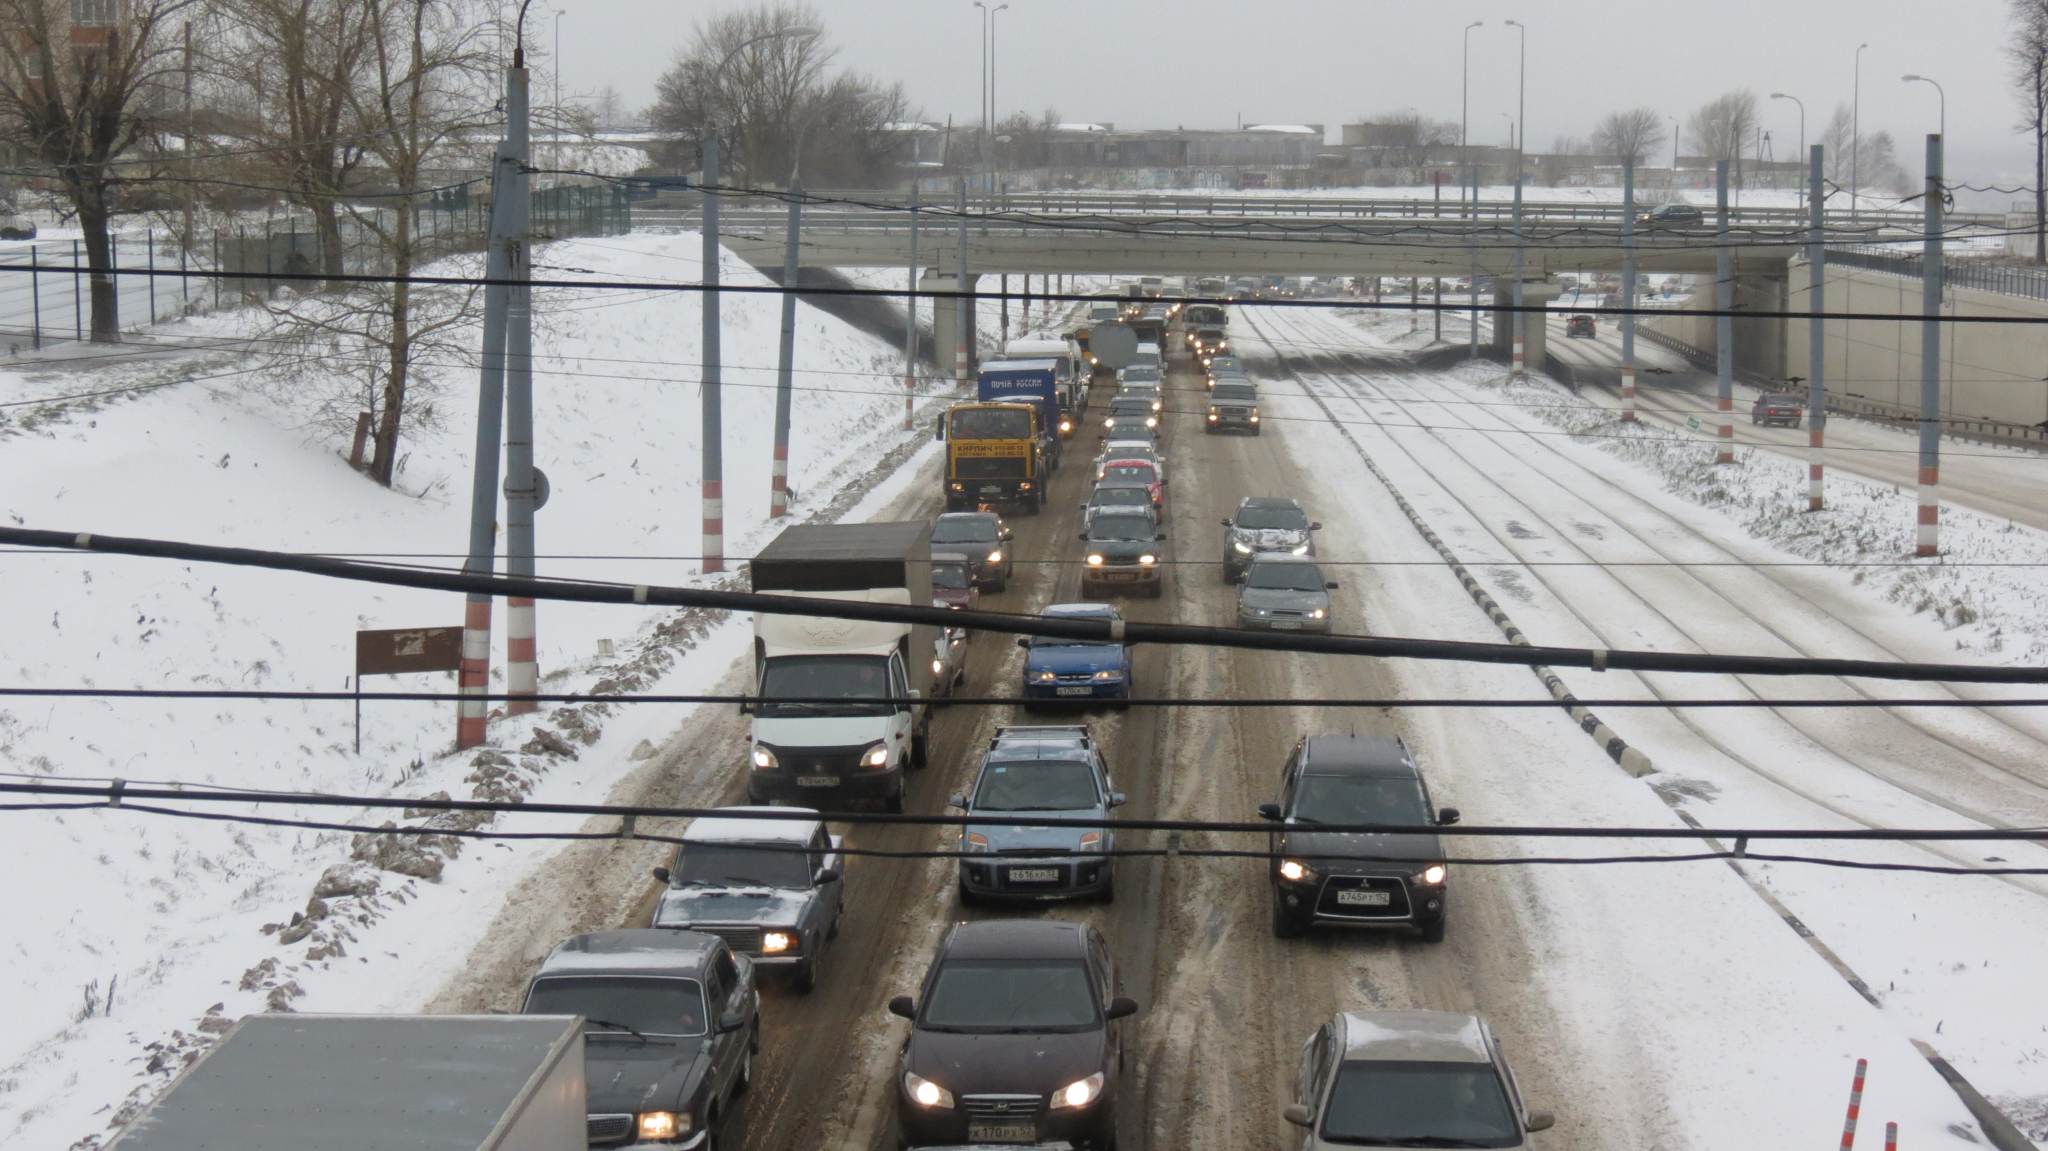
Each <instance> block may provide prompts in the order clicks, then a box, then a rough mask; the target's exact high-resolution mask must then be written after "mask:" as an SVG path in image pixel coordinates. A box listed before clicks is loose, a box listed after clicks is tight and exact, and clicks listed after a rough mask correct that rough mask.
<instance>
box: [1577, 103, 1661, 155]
mask: <svg viewBox="0 0 2048 1151" xmlns="http://www.w3.org/2000/svg"><path fill="white" fill-rule="evenodd" d="M1669 138H1670V137H1668V136H1667V135H1665V133H1664V116H1663V114H1662V113H1659V112H1657V111H1656V110H1654V109H1651V108H1630V109H1628V110H1627V111H1625V112H1609V113H1608V114H1607V115H1606V116H1603V117H1602V118H1601V120H1600V123H1599V124H1598V125H1597V126H1595V127H1594V129H1593V151H1595V152H1597V153H1599V154H1600V155H1603V156H1612V157H1614V158H1615V159H1617V160H1633V161H1635V162H1636V164H1638V165H1641V164H1643V163H1644V162H1645V161H1647V160H1649V158H1650V153H1651V152H1654V151H1655V150H1656V149H1657V148H1658V146H1659V145H1661V144H1663V143H1664V141H1665V140H1667V139H1669Z"/></svg>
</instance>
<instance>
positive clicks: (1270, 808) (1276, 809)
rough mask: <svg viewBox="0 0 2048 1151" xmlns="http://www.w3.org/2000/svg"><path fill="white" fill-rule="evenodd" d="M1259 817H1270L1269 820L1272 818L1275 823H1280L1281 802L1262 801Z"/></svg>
mask: <svg viewBox="0 0 2048 1151" xmlns="http://www.w3.org/2000/svg"><path fill="white" fill-rule="evenodd" d="M1259 818H1260V819H1269V820H1272V821H1273V822H1274V823H1278V822H1280V805H1279V804H1277V803H1262V804H1260V805H1259Z"/></svg>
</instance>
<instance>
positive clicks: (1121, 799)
mask: <svg viewBox="0 0 2048 1151" xmlns="http://www.w3.org/2000/svg"><path fill="white" fill-rule="evenodd" d="M1130 801H1131V800H1130V797H1129V796H1127V795H1125V794H1124V793H1123V792H1121V791H1112V792H1110V793H1109V805H1110V806H1111V807H1122V806H1123V805H1124V804H1126V803H1129V802H1130Z"/></svg>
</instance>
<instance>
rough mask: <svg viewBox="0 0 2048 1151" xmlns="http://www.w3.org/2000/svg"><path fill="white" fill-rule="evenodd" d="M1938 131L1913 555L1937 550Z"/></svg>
mask: <svg viewBox="0 0 2048 1151" xmlns="http://www.w3.org/2000/svg"><path fill="white" fill-rule="evenodd" d="M1944 194H1945V191H1944V189H1943V187H1942V170H1941V134H1940V133H1938V132H1937V133H1935V134H1933V135H1931V136H1929V137H1927V189H1926V191H1925V192H1924V193H1923V194H1922V196H1921V199H1922V200H1924V201H1925V202H1926V209H1927V216H1926V219H1927V223H1926V224H1925V225H1924V226H1925V228H1926V233H1927V234H1926V237H1925V238H1924V239H1923V240H1922V241H1921V255H1920V530H1919V540H1918V543H1919V546H1918V547H1917V548H1916V549H1915V552H1916V554H1919V555H1923V556H1933V555H1940V554H1941V284H1942V275H1943V272H1944V271H1945V269H1943V267H1942V264H1941V209H1942V203H1941V198H1942V196H1943V195H1944Z"/></svg>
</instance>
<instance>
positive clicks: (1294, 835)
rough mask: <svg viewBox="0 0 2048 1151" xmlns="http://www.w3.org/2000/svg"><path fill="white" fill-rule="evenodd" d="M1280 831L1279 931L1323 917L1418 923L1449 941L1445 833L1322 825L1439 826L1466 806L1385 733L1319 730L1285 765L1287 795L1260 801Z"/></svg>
mask: <svg viewBox="0 0 2048 1151" xmlns="http://www.w3.org/2000/svg"><path fill="white" fill-rule="evenodd" d="M1259 818H1261V819H1268V820H1272V821H1273V822H1275V823H1279V824H1281V825H1283V826H1282V827H1281V828H1280V829H1279V830H1276V831H1274V832H1273V833H1272V835H1271V837H1270V840H1269V845H1268V850H1270V851H1271V852H1272V854H1273V858H1272V859H1271V860H1270V861H1268V864H1267V866H1268V867H1269V868H1270V869H1271V874H1272V881H1273V934H1275V935H1277V936H1279V937H1281V938H1282V939H1288V938H1292V937H1294V936H1297V935H1301V934H1303V933H1304V932H1306V931H1307V930H1308V929H1309V928H1310V927H1312V926H1314V925H1316V924H1330V925H1341V926H1346V927H1410V926H1412V927H1416V928H1419V929H1420V930H1421V932H1422V938H1423V939H1425V940H1427V941H1429V942H1431V943H1439V942H1442V940H1443V937H1444V922H1445V920H1444V917H1445V913H1446V906H1445V900H1446V892H1445V888H1444V881H1445V879H1446V878H1447V877H1446V874H1445V868H1444V846H1443V840H1442V839H1441V837H1439V836H1437V835H1435V834H1433V833H1428V832H1422V833H1414V832H1410V833H1407V834H1398V835H1389V834H1383V833H1379V832H1331V831H1318V830H1316V828H1317V827H1318V826H1320V825H1327V824H1339V825H1357V824H1380V825H1385V826H1390V827H1423V826H1440V825H1448V824H1453V823H1456V822H1458V809H1457V808H1455V807H1446V808H1444V809H1443V810H1442V811H1438V810H1437V809H1436V807H1435V805H1434V804H1432V803H1430V800H1429V788H1428V787H1427V786H1425V785H1424V784H1423V782H1422V772H1421V771H1420V770H1419V769H1417V768H1416V766H1415V757H1414V756H1412V755H1410V754H1409V752H1408V745H1407V744H1406V743H1404V742H1402V741H1401V740H1400V739H1398V738H1396V737H1393V736H1385V735H1310V736H1303V737H1302V739H1301V742H1299V743H1297V744H1295V745H1294V754H1292V755H1290V756H1288V757H1287V765H1286V766H1285V767H1283V768H1281V769H1280V802H1278V803H1262V804H1260V805H1259Z"/></svg>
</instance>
